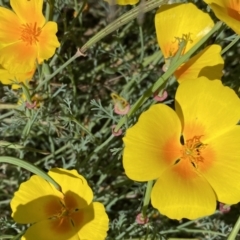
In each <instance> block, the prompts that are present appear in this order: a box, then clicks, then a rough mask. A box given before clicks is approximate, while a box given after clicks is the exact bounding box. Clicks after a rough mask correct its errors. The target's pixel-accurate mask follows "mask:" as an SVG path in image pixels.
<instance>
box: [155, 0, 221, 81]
mask: <svg viewBox="0 0 240 240" xmlns="http://www.w3.org/2000/svg"><path fill="white" fill-rule="evenodd" d="M213 26H214V23H213V21H212V19H211V18H210V16H209V15H208V14H207V13H204V12H202V11H201V10H199V9H198V8H197V7H196V6H195V5H194V4H192V3H188V4H185V3H184V4H171V5H163V6H161V7H160V8H159V10H158V12H157V13H156V15H155V28H156V33H157V40H158V44H159V47H160V49H161V51H162V53H163V55H164V58H165V62H166V64H165V70H167V68H168V66H167V65H168V64H170V63H171V58H172V57H173V56H174V55H175V54H176V52H177V51H178V49H179V43H180V41H182V40H185V41H186V46H185V48H184V49H183V51H182V54H185V53H186V52H187V51H188V50H189V49H191V48H192V47H193V46H194V45H195V44H196V43H197V42H198V41H199V40H200V39H201V38H202V37H204V36H205V35H206V34H207V33H208V32H209V31H210V30H211V29H212V27H213ZM163 33H164V34H163ZM220 52H221V47H220V46H218V45H212V46H210V47H208V48H206V49H205V50H203V51H202V52H201V53H199V54H197V55H196V56H195V57H193V58H192V59H190V60H189V61H188V62H187V63H185V64H183V65H182V66H181V68H180V69H178V71H177V72H175V76H176V78H177V80H178V81H179V82H181V81H182V80H183V79H196V78H198V77H200V76H206V77H208V78H210V79H219V78H220V77H221V76H222V68H223V59H222V57H221V54H220Z"/></svg>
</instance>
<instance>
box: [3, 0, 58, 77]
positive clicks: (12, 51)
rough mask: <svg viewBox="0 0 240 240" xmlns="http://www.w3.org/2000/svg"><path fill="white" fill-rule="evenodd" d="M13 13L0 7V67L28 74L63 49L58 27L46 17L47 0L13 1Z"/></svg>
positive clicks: (11, 3) (11, 1)
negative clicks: (59, 39)
mask: <svg viewBox="0 0 240 240" xmlns="http://www.w3.org/2000/svg"><path fill="white" fill-rule="evenodd" d="M10 5H11V7H12V9H13V11H14V12H13V11H11V10H9V9H7V8H4V7H0V64H1V65H2V67H3V68H5V69H7V70H8V71H9V72H14V73H16V72H17V73H26V72H29V71H32V69H34V68H35V65H36V62H37V63H38V64H41V63H42V62H43V61H44V60H45V59H49V58H50V57H51V56H52V55H53V54H54V52H55V50H56V48H57V47H59V42H58V39H57V37H56V32H57V24H56V23H55V22H51V21H49V22H47V21H46V19H45V17H44V16H43V14H42V6H43V0H28V1H19V0H10Z"/></svg>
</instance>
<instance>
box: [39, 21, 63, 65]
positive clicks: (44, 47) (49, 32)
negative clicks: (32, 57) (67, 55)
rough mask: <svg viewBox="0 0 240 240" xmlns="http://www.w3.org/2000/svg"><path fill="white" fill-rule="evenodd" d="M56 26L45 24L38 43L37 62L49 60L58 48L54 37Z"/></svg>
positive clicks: (53, 23)
mask: <svg viewBox="0 0 240 240" xmlns="http://www.w3.org/2000/svg"><path fill="white" fill-rule="evenodd" d="M56 33H57V24H56V23H55V22H47V23H46V25H45V26H44V27H43V28H42V31H41V34H40V36H39V38H38V39H39V42H38V60H39V62H40V63H41V62H42V61H43V60H44V59H49V58H50V57H52V56H53V54H54V53H55V50H56V48H57V47H59V46H60V43H59V42H58V39H57V37H56Z"/></svg>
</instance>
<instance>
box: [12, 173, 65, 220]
mask: <svg viewBox="0 0 240 240" xmlns="http://www.w3.org/2000/svg"><path fill="white" fill-rule="evenodd" d="M60 198H63V194H62V193H61V192H59V191H57V190H56V189H55V187H54V186H53V185H51V184H50V183H48V182H47V181H45V180H44V179H43V178H41V177H39V176H37V175H34V176H32V177H31V178H30V179H29V180H28V181H26V182H24V183H22V184H21V185H20V188H19V190H18V191H17V192H15V194H14V197H13V199H12V201H11V203H10V205H11V209H12V217H13V219H14V220H15V221H16V222H18V223H34V222H38V221H41V220H43V219H47V218H49V217H51V216H52V215H53V214H54V213H55V212H56V211H57V210H58V209H59V208H60V209H61V204H60V202H59V199H60Z"/></svg>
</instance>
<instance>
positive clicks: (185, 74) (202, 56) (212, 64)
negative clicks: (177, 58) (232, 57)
mask: <svg viewBox="0 0 240 240" xmlns="http://www.w3.org/2000/svg"><path fill="white" fill-rule="evenodd" d="M223 64H224V61H223V59H222V57H221V46H219V45H216V44H214V45H211V46H208V47H207V48H205V49H204V50H203V51H201V52H200V53H198V54H197V55H195V56H194V57H192V58H191V59H189V60H188V61H187V62H186V63H184V64H183V65H182V66H181V67H180V68H179V69H178V70H177V71H175V73H174V74H175V76H176V78H177V80H178V82H182V81H183V80H186V79H190V80H194V79H196V78H198V77H201V76H204V77H207V78H208V79H210V80H213V79H221V77H222V69H223Z"/></svg>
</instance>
